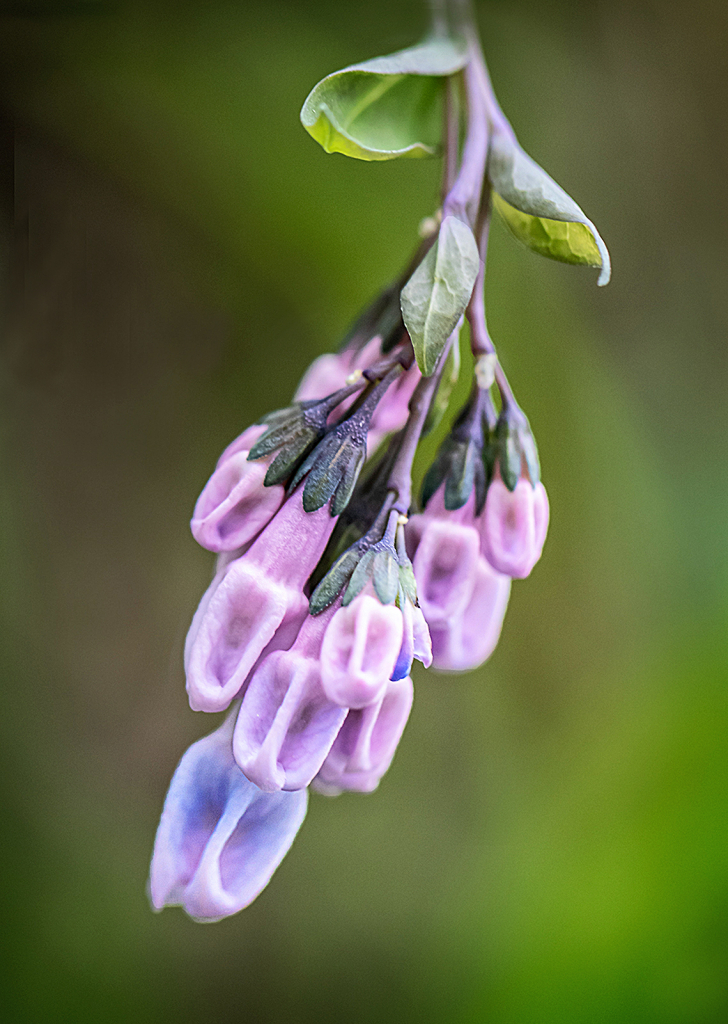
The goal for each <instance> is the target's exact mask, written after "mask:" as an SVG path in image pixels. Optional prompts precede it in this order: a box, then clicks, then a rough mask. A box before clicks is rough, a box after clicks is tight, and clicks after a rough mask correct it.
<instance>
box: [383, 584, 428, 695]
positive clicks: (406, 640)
mask: <svg viewBox="0 0 728 1024" xmlns="http://www.w3.org/2000/svg"><path fill="white" fill-rule="evenodd" d="M400 610H401V612H402V646H401V647H400V649H399V654H398V655H397V661H396V663H395V666H394V670H393V672H392V677H391V678H392V679H393V680H395V681H396V680H398V679H405V678H406V677H407V676H408V675H409V674H410V671H411V670H412V662H413V661H415V659H416V660H417V661H419V662H421V663H422V664H423V665H424V667H425V668H429V667H430V665H431V664H432V640H431V638H430V630H429V628H428V625H427V622H426V621H425V616H424V615H423V614H422V609H421V608H420V607H419V606H417V605H413V604H412V602H411V601H410V600H409V599H408V598H405V599H401V598H400Z"/></svg>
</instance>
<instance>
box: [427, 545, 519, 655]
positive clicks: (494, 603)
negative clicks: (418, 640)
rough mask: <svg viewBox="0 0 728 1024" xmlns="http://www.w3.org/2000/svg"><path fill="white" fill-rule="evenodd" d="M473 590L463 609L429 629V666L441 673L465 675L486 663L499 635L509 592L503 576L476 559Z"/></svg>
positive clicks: (509, 589) (507, 582) (479, 559)
mask: <svg viewBox="0 0 728 1024" xmlns="http://www.w3.org/2000/svg"><path fill="white" fill-rule="evenodd" d="M475 566H476V568H475V579H474V584H473V590H472V593H471V596H470V600H469V601H468V604H467V606H466V607H465V609H464V610H463V611H462V612H461V613H460V614H459V615H456V616H454V617H453V618H451V619H450V620H449V621H448V622H447V623H443V624H441V625H440V626H432V627H431V633H432V655H433V656H432V666H433V668H436V669H439V670H440V671H443V672H467V671H469V670H470V669H474V668H477V667H478V666H479V665H482V664H483V662H484V661H486V660H487V659H488V658H489V657H490V656H491V654H492V653H493V650H494V649H495V646H496V644H497V643H498V638H499V636H500V632H501V627H502V625H503V618H504V616H505V613H506V608H507V607H508V596H509V594H510V591H511V580H510V577H509V576H502V575H501V574H500V573H497V572H495V570H494V569H493V568H492V567H491V566H490V565H489V564H488V562H486V560H485V559H484V558H482V557H481V558H477V559H476V563H475Z"/></svg>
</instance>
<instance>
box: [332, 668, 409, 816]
mask: <svg viewBox="0 0 728 1024" xmlns="http://www.w3.org/2000/svg"><path fill="white" fill-rule="evenodd" d="M412 697H413V690H412V680H411V679H409V678H405V679H399V680H397V681H396V682H390V683H389V684H388V685H387V689H386V691H385V692H384V694H383V695H382V696H381V697H380V699H379V700H378V701H377V702H376V703H375V704H369V705H368V706H367V707H365V708H361V709H360V710H352V711H350V712H349V714H348V715H347V716H346V721H345V722H344V724H343V726H342V727H341V731H340V732H339V735H338V736H337V737H336V741H335V742H334V745H333V747H332V748H331V750H330V751H329V755H328V757H327V758H326V760H325V761H324V763H323V765H322V766H321V771H320V772H319V773H318V775H317V776H316V779H315V780H314V787H315V788H316V789H318V790H319V791H320V792H322V793H325V794H327V795H329V796H333V795H335V794H336V793H338V792H340V791H341V790H342V789H349V790H355V791H356V792H359V793H371V791H372V790H374V789H376V788H377V786H378V785H379V780H380V779H381V778H382V776H383V775H384V773H385V772H386V770H387V769H388V768H389V765H390V764H391V762H392V758H393V757H394V752H395V750H396V749H397V744H398V743H399V741H400V738H401V736H402V732H403V731H404V727H405V725H406V724H407V719H408V717H409V713H410V708H411V707H412Z"/></svg>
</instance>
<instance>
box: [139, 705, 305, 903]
mask: <svg viewBox="0 0 728 1024" xmlns="http://www.w3.org/2000/svg"><path fill="white" fill-rule="evenodd" d="M233 722H234V715H231V716H229V717H228V719H227V720H226V721H225V723H224V724H223V725H222V726H221V727H220V728H219V729H217V730H216V731H215V732H214V733H212V734H211V735H210V736H206V737H205V738H204V739H201V740H198V741H197V743H194V744H193V745H192V746H191V747H190V749H189V750H188V751H187V753H186V754H185V755H184V757H183V758H182V760H181V761H180V763H179V766H178V767H177V770H176V772H175V773H174V777H173V779H172V782H171V784H170V787H169V792H168V793H167V798H166V800H165V802H164V810H163V811H162V817H161V820H160V823H159V828H158V830H157V836H156V839H155V841H154V854H153V856H152V864H151V868H150V873H149V895H150V899H151V902H152V906H153V907H154V909H155V910H161V909H162V908H163V907H165V906H174V905H177V904H180V905H181V906H183V907H184V909H185V910H186V911H187V913H188V914H189V915H190V916H191V917H193V918H195V919H196V920H198V921H217V920H219V919H220V918H222V917H227V916H228V915H229V914H234V913H237V911H238V910H242V909H243V907H247V906H248V904H249V903H252V901H253V900H254V899H255V897H256V896H257V895H258V894H259V893H260V892H261V890H262V889H264V888H265V886H266V885H267V884H268V882H269V881H270V878H271V875H272V874H273V872H274V871H275V869H276V868H277V867H278V865H279V864H280V862H281V860H282V859H283V857H284V856H285V855H286V853H287V852H288V849H289V847H290V845H291V843H292V842H293V840H294V838H295V836H296V833H297V832H298V830H299V828H300V827H301V823H302V822H303V819H304V817H305V815H306V803H307V793H306V791H305V790H299V791H298V792H296V793H273V794H270V793H262V792H261V791H260V790H259V789H258V788H257V787H256V786H254V785H253V784H252V782H249V781H248V779H246V777H245V776H244V775H243V773H242V772H241V771H240V769H239V768H238V766H237V765H236V764H235V761H234V760H233V755H232V750H231V739H232V729H233Z"/></svg>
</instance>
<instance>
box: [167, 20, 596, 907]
mask: <svg viewBox="0 0 728 1024" xmlns="http://www.w3.org/2000/svg"><path fill="white" fill-rule="evenodd" d="M456 6H458V10H461V9H462V10H464V9H465V8H464V7H462V5H456ZM461 27H462V26H461ZM436 28H437V26H436ZM438 31H440V30H439V29H438ZM463 31H464V42H463V41H462V40H461V41H460V42H457V41H454V40H453V38H451V37H443V36H442V32H440V34H439V36H437V38H436V39H435V40H434V41H431V42H430V43H426V44H423V45H421V46H420V47H415V48H413V49H412V50H410V51H404V52H403V53H402V54H395V55H392V57H390V58H387V59H386V60H384V61H373V62H370V63H369V64H367V65H357V66H356V67H354V68H351V69H345V71H344V72H340V73H338V74H337V75H333V76H329V78H327V79H324V81H323V82H322V83H320V84H319V86H317V87H316V89H314V91H313V92H312V93H311V96H310V97H309V99H308V100H307V102H306V105H305V106H304V110H303V113H302V120H303V122H304V124H305V125H306V127H307V128H308V129H309V131H310V132H311V134H312V135H314V137H315V138H317V139H318V140H319V141H321V142H322V144H323V145H325V148H329V149H335V148H336V147H337V146H338V147H339V150H340V151H341V152H347V153H349V155H354V156H362V154H365V156H364V158H365V159H389V158H390V157H391V156H392V155H395V156H396V155H408V154H409V155H412V154H411V153H410V152H409V151H410V150H411V149H412V148H413V146H414V149H417V146H420V143H417V145H414V144H413V145H412V146H409V149H408V148H407V147H401V148H400V150H387V151H385V150H376V147H375V143H374V142H373V141H372V139H373V138H374V136H373V135H372V133H371V132H370V131H368V132H367V133H365V134H362V136H361V138H360V139H359V140H358V141H357V135H356V132H357V124H356V116H358V115H357V112H358V111H359V110H364V109H365V108H367V107H368V106H371V105H372V104H376V103H377V102H378V100H379V97H381V96H383V95H385V94H386V93H387V89H386V88H382V86H381V81H380V80H381V79H382V78H383V77H386V76H387V75H389V74H395V75H397V76H398V78H397V81H400V79H402V80H404V82H405V86H407V83H408V82H409V80H410V78H412V77H414V78H415V79H416V78H417V76H423V75H429V76H435V77H437V76H440V77H441V78H442V79H447V88H448V89H449V92H447V94H446V99H447V100H448V101H447V102H446V103H445V104H444V107H445V129H444V132H443V135H444V138H445V140H446V160H445V185H444V200H443V205H442V209H441V211H439V212H438V216H436V217H434V218H430V220H429V223H428V225H427V227H426V229H425V230H424V232H423V234H424V237H423V238H422V240H421V242H420V244H419V246H418V249H417V251H416V253H415V256H414V259H413V261H412V263H411V265H410V266H409V267H408V268H407V269H406V271H405V272H404V273H403V275H402V276H401V278H399V279H398V280H397V281H396V282H395V283H394V284H392V285H391V286H390V287H389V288H387V289H386V290H385V291H383V292H382V293H381V295H379V296H378V297H377V298H376V299H375V300H374V302H373V303H372V304H371V305H370V306H369V307H368V308H367V309H366V310H365V311H364V313H363V314H362V315H361V316H360V318H359V319H358V320H357V322H356V323H355V325H354V327H353V328H352V330H351V331H350V333H349V334H348V335H347V337H346V338H345V340H344V342H343V343H342V346H341V348H340V350H339V352H338V353H336V354H330V355H324V356H321V357H319V358H318V359H317V360H316V361H315V362H314V363H313V364H312V366H310V367H309V369H308V371H307V372H306V374H305V375H304V377H303V379H302V381H301V383H300V385H299V387H298V390H297V392H296V394H295V396H294V398H293V401H292V403H291V405H290V406H288V407H287V408H284V409H280V410H278V411H276V412H273V413H270V414H269V415H267V416H266V417H264V418H263V419H262V420H261V421H260V422H259V423H257V424H255V425H253V426H251V427H248V429H246V430H245V431H244V432H243V433H242V434H241V435H240V436H239V437H238V438H237V439H236V440H235V441H233V443H232V444H231V445H229V447H228V448H226V450H225V451H224V452H223V454H222V455H221V457H220V459H219V461H218V463H217V467H216V468H215V470H214V472H213V474H212V476H211V477H210V479H209V481H208V482H207V484H206V486H205V487H204V489H203V491H202V493H201V495H200V497H199V500H198V501H197V504H196V506H195V510H194V515H193V518H192V523H191V526H192V533H193V535H194V537H195V539H196V540H197V541H198V542H199V543H200V544H201V545H202V546H203V547H205V548H207V549H208V550H209V551H211V552H214V553H215V554H216V555H217V563H216V569H215V574H214V577H213V580H212V583H211V584H210V586H209V587H208V589H207V591H206V593H205V594H204V595H203V597H202V600H201V601H200V604H199V607H198V609H197V612H196V613H195V615H194V618H193V620H192V624H191V626H190V630H189V633H188V636H187V640H186V644H185V652H184V664H185V673H186V681H187V693H188V696H189V702H190V705H191V707H192V708H193V709H194V710H196V711H203V712H220V711H227V712H228V713H227V716H226V718H225V721H224V724H223V725H221V726H220V727H219V728H218V729H217V731H216V732H214V733H212V734H211V735H210V736H207V737H206V738H205V739H202V740H200V741H198V742H197V743H195V744H194V745H193V746H192V747H191V748H190V749H189V750H188V751H187V753H186V754H185V755H184V757H183V758H182V760H181V762H180V764H179V766H178V768H177V771H176V773H175V775H174V778H173V779H172V783H171V785H170V789H169V793H168V795H167V799H166V802H165V805H164V810H163V812H162V818H161V822H160V825H159V829H158V832H157V838H156V842H155V846H154V854H153V858H152V866H151V874H150V896H151V901H152V904H153V906H154V907H155V908H156V909H161V908H162V907H164V906H166V905H170V904H181V905H182V906H183V907H184V908H185V910H186V911H187V912H188V913H189V914H190V915H191V916H192V917H194V918H196V919H198V920H205V921H209V920H216V919H219V918H221V917H225V916H226V915H228V914H232V913H235V912H236V911H238V910H240V909H242V908H243V907H245V906H247V905H248V904H249V903H250V902H251V901H252V900H253V899H255V897H256V896H257V895H258V893H259V892H260V891H261V889H262V888H263V887H264V886H265V885H266V884H267V882H268V881H269V879H270V877H271V875H272V873H273V871H274V870H275V868H276V867H277V865H278V864H279V863H280V861H281V859H282V857H283V856H284V855H285V853H286V851H287V850H288V848H289V846H290V845H291V843H292V841H293V839H294V837H295V835H296V832H297V831H298V828H299V827H300V825H301V823H302V821H303V818H304V816H305V813H306V806H307V799H308V795H307V794H308V787H309V786H310V787H312V788H313V789H315V790H317V791H318V792H320V793H323V794H328V795H332V794H336V793H340V792H342V791H344V790H350V791H357V792H371V791H372V790H374V789H376V787H377V785H378V784H379V782H380V780H381V778H382V776H383V775H384V773H385V772H386V771H387V769H388V767H389V765H390V763H391V761H392V758H393V756H394V753H395V750H396V748H397V745H398V743H399V740H400V737H401V736H402V733H403V730H404V727H405V725H406V722H407V719H408V716H409V713H410V709H411V706H412V699H413V684H412V679H411V675H410V673H411V669H412V664H413V661H414V660H418V661H420V662H421V663H422V664H423V665H424V666H425V667H429V666H430V665H432V666H433V667H434V668H435V669H439V670H442V671H446V672H461V671H467V670H470V669H473V668H476V667H477V666H479V665H481V664H482V663H483V662H484V661H486V659H487V658H488V657H489V656H490V655H491V653H492V651H493V649H494V648H495V645H496V643H497V641H498V638H499V635H500V632H501V627H502V624H503V618H504V615H505V611H506V607H507V604H508V599H509V595H510V589H511V581H512V579H523V578H524V577H526V576H528V575H529V574H530V572H531V570H532V569H533V567H534V565H535V564H536V562H537V561H538V559H539V558H540V555H541V551H542V548H543V545H544V541H545V538H546V532H547V528H548V516H549V508H548V500H547V497H546V491H545V489H544V486H543V484H542V483H541V481H540V469H539V460H538V455H537V450H536V444H535V441H534V437H533V434H532V432H531V428H530V426H529V423H528V420H527V419H526V416H525V415H524V413H523V412H522V410H521V409H520V407H519V405H518V403H517V402H516V400H515V397H514V395H513V392H512V390H511V387H510V385H509V383H508V381H507V379H506V377H505V374H504V373H503V369H502V367H501V364H500V362H499V360H498V357H497V354H496V351H495V347H494V345H493V342H492V340H491V338H490V336H489V334H488V331H487V327H486V320H485V307H484V277H485V259H486V246H487V237H488V225H489V219H490V214H491V209H492V208H494V207H495V208H496V209H498V210H499V211H500V212H502V213H503V212H504V211H505V212H504V213H503V215H504V216H506V218H508V217H510V216H511V213H513V214H514V217H512V218H511V220H512V223H511V227H512V229H513V230H514V231H515V230H516V227H518V226H519V225H520V227H519V230H520V229H521V228H523V227H524V224H525V223H526V221H524V220H523V218H528V217H531V219H532V220H533V223H532V224H530V226H529V225H528V224H527V225H526V227H527V228H528V232H529V234H528V237H529V238H531V239H532V240H533V239H537V240H539V242H538V244H539V245H541V247H542V248H541V250H540V251H544V252H545V253H546V254H547V255H551V256H555V258H558V259H568V260H569V261H571V262H587V263H588V262H592V263H594V261H595V259H596V258H597V257H598V258H600V259H601V260H602V270H603V273H604V272H605V268H606V264H605V262H604V260H605V259H606V257H605V256H604V255H603V253H606V250H605V249H604V250H602V248H600V247H599V246H602V247H603V243H601V239H599V236H598V235H597V234H596V229H594V228H593V225H591V222H589V221H587V220H586V219H585V218H584V215H583V214H582V213H581V211H580V210H579V208H578V207H576V204H574V203H573V201H572V200H569V197H568V196H566V194H565V193H562V192H561V190H559V189H558V186H556V184H555V183H554V182H552V181H551V179H550V178H548V176H547V175H545V172H543V171H541V169H540V168H538V167H537V165H536V164H533V162H532V161H530V158H528V157H526V155H525V154H523V153H522V151H521V150H520V149H519V147H518V146H517V143H516V142H515V136H514V135H513V132H512V129H511V128H510V126H509V125H508V123H507V122H506V121H505V118H504V117H503V114H502V112H501V111H500V108H499V107H498V105H497V102H496V101H495V98H494V96H493V94H492V90H491V87H490V82H489V80H488V77H487V73H486V71H485V66H484V63H483V60H482V54H481V52H480V48H479V46H478V44H477V39H476V37H475V35H474V31H473V28H472V25H470V26H468V25H465V27H464V29H463ZM350 72H351V73H352V74H353V75H354V78H353V79H352V81H350V82H349V83H348V85H346V84H345V85H341V90H340V94H339V95H338V98H336V97H335V98H336V102H335V103H334V102H333V101H332V100H331V96H330V93H331V90H332V89H333V90H334V91H335V90H336V89H338V88H339V85H337V82H339V80H341V81H342V82H343V80H344V79H346V76H347V75H348V74H349V73H350ZM367 76H370V77H367ZM370 79H371V84H372V93H371V96H369V97H368V98H367V97H364V94H363V93H362V90H365V89H366V88H368V87H369V86H368V84H367V83H369V82H370ZM339 84H340V83H339ZM436 84H442V83H441V82H440V83H436ZM407 87H409V86H407ZM413 88H414V89H415V92H414V93H413V94H412V95H413V96H414V97H415V98H416V97H417V96H419V95H420V94H419V93H418V92H417V89H419V86H418V85H417V83H415V86H413ZM456 88H462V89H463V91H464V98H465V100H466V103H465V104H464V105H459V104H458V103H457V102H454V101H453V97H454V90H455V89H456ZM360 94H361V95H360ZM397 94H398V95H401V96H403V97H405V96H406V95H407V93H406V90H405V88H404V86H403V87H402V88H401V89H400V88H399V86H398V93H397ZM423 95H424V94H423ZM427 95H428V96H429V95H430V93H429V92H428V94H427ZM432 95H433V96H437V95H440V96H441V95H442V92H438V91H437V88H435V89H434V91H433V92H432ZM327 97H328V98H327ZM324 100H325V101H326V102H324ZM420 100H421V97H420V99H417V103H420ZM348 103H351V104H353V107H352V112H351V116H350V118H349V121H348V122H347V128H346V133H343V129H342V130H340V126H338V122H336V116H337V114H336V112H337V111H338V112H339V113H341V111H343V110H344V108H345V107H346V104H348ZM415 106H416V105H415ZM408 109H409V110H410V113H409V114H408V118H409V120H407V118H405V121H404V122H403V123H405V126H407V125H410V122H411V116H410V115H411V110H412V109H415V107H412V108H411V109H410V108H408ZM417 109H419V108H417ZM459 109H464V110H466V111H467V122H466V125H465V131H464V133H463V134H464V143H463V146H462V150H461V149H460V144H459V140H460V134H461V133H460V125H459V124H458V123H457V119H456V112H457V111H458V110H459ZM332 111H333V113H332ZM370 113H371V112H370ZM388 116H390V122H389V123H390V128H391V130H392V131H395V129H396V123H395V122H393V121H391V111H389V115H388ZM316 118H318V120H317V119H316ZM321 118H323V119H324V121H325V120H326V118H329V121H328V122H327V123H326V124H325V125H324V127H323V128H321V127H320V125H321V123H323V122H321ZM331 118H333V119H334V120H331ZM428 123H429V122H428ZM393 125H394V127H392V126H393ZM407 130H408V131H409V130H410V129H409V128H407ZM337 132H338V134H337ZM373 146H374V147H375V148H372V147H373ZM347 147H348V148H347ZM367 147H369V148H367ZM420 148H421V149H422V150H423V152H424V150H426V149H427V147H426V146H425V145H424V143H423V144H422V145H421V146H420ZM367 153H368V154H370V155H366V154H367ZM371 154H374V155H371ZM377 154H379V155H377ZM382 154H384V155H382ZM387 154H389V155H387ZM519 154H520V155H519ZM414 155H417V153H415V154H414ZM420 155H421V154H420ZM524 161H525V162H524ZM529 161H530V162H529ZM539 174H540V175H541V177H539ZM509 182H510V184H509ZM514 183H515V184H514ZM549 183H550V184H549ZM529 189H530V190H531V191H530V192H529ZM554 190H556V191H554ZM529 195H531V198H528V197H529ZM504 196H505V197H506V198H504ZM524 197H525V198H524ZM534 197H535V198H534ZM539 197H540V198H539ZM506 199H507V201H506ZM567 200H568V202H567ZM519 203H520V206H518V204H519ZM569 203H571V205H569ZM512 204H515V205H512ZM539 204H540V205H539ZM559 204H561V205H559ZM509 210H510V211H511V213H509V212H508V211H509ZM529 211H531V212H529ZM539 211H540V212H539ZM575 211H576V212H575ZM515 214H519V216H520V217H521V218H522V219H521V220H518V219H517V218H515ZM564 222H568V223H566V228H564V230H562V229H561V228H560V227H559V226H558V225H559V224H562V225H563V223H564ZM514 225H516V227H514ZM554 225H556V227H554ZM567 228H568V230H566V229H567ZM582 229H583V230H582ZM587 229H588V231H591V232H592V233H591V234H588V239H589V245H591V246H592V248H589V245H587V241H586V240H585V239H586V238H587V235H585V234H584V232H585V231H587ZM524 230H525V229H524ZM476 235H477V240H476ZM544 237H546V238H547V240H549V246H546V245H545V243H544V242H543V239H544ZM552 242H553V245H552V244H551V243H552ZM557 242H558V245H557V244H556V243H557ZM549 247H550V248H549ZM594 252H596V253H597V257H595V256H594ZM572 257H573V258H572ZM465 321H467V323H468V325H469V335H470V344H471V349H472V352H473V355H474V373H473V380H472V385H471V387H470V394H469V397H468V399H467V401H466V402H465V404H464V406H463V407H462V409H461V410H460V411H459V413H458V414H457V415H456V416H455V417H453V418H452V422H451V423H450V425H449V428H448V429H447V431H446V432H445V434H444V438H443V440H442V443H441V444H440V447H439V450H438V452H437V455H436V458H435V460H434V462H433V464H432V465H431V466H430V468H429V470H428V471H427V473H426V474H425V476H424V480H423V483H422V490H421V493H420V500H419V503H415V502H413V496H412V469H413V463H414V458H415V455H416V452H417V449H418V445H419V442H420V439H421V438H422V436H424V434H425V433H427V432H428V431H430V430H433V429H436V428H438V426H439V425H440V423H441V422H443V417H444V416H445V414H446V412H447V409H448V406H449V403H450V399H451V396H452V393H453V388H454V387H455V384H456V381H457V377H458V373H459V366H460V359H459V354H460V334H461V328H462V326H463V324H464V322H465ZM466 391H467V388H466Z"/></svg>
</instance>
